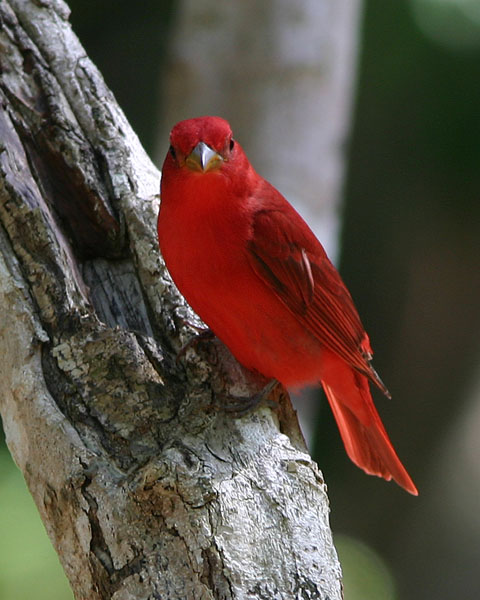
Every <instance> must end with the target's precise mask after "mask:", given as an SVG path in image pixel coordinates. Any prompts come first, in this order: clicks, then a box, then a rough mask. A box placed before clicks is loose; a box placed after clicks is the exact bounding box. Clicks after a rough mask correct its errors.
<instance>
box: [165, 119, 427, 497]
mask: <svg viewBox="0 0 480 600" xmlns="http://www.w3.org/2000/svg"><path fill="white" fill-rule="evenodd" d="M170 144H171V145H170V149H169V151H168V153H167V156H166V158H165V162H164V164H163V172H162V182H161V208H160V214H159V217H158V238H159V242H160V249H161V252H162V254H163V257H164V259H165V262H166V265H167V267H168V270H169V271H170V274H171V276H172V278H173V280H174V281H175V284H176V285H177V287H178V289H179V290H180V292H181V293H182V294H183V295H184V296H185V298H186V299H187V301H188V302H189V304H190V305H191V306H192V308H193V309H194V310H195V311H196V312H197V313H198V314H199V315H200V317H201V318H202V319H203V320H204V321H205V323H207V324H208V326H209V327H210V328H211V329H212V331H213V332H214V333H215V335H216V336H217V337H218V338H220V339H221V340H222V341H223V342H224V343H225V344H226V345H227V346H228V348H229V349H230V351H231V352H232V353H233V355H234V356H235V357H236V358H237V360H238V361H240V362H241V363H242V364H243V365H244V366H245V367H247V368H249V369H253V370H255V371H257V372H259V373H261V374H262V375H264V376H265V377H267V378H272V379H276V380H278V381H279V382H281V383H282V384H283V385H284V386H286V387H297V388H298V387H301V386H305V385H308V384H315V383H318V382H319V381H320V382H321V383H322V386H323V389H324V390H325V393H326V395H327V398H328V401H329V403H330V406H331V408H332V410H333V414H334V416H335V419H336V421H337V425H338V428H339V429H340V434H341V436H342V439H343V443H344V444H345V449H346V451H347V454H348V455H349V457H350V458H351V459H352V461H353V462H354V463H355V464H356V465H358V466H359V467H360V468H362V469H363V470H364V471H365V472H366V473H369V474H371V475H378V476H379V477H383V478H385V479H386V480H390V479H394V480H395V481H396V482H397V483H398V484H399V485H400V486H402V487H403V488H405V490H407V491H408V492H410V493H411V494H415V495H416V494H417V493H418V492H417V489H416V487H415V485H414V483H413V481H412V480H411V478H410V476H409V475H408V473H407V471H406V470H405V468H404V466H403V465H402V463H401V462H400V460H399V458H398V456H397V454H396V453H395V450H394V449H393V446H392V443H391V442H390V440H389V438H388V435H387V433H386V431H385V428H384V427H383V424H382V422H381V420H380V417H379V415H378V413H377V411H376V409H375V406H374V404H373V401H372V396H371V394H370V388H369V381H371V382H373V383H374V384H375V385H376V386H378V387H379V388H380V389H381V390H382V392H383V393H384V394H385V395H387V396H389V394H388V391H387V389H386V388H385V386H384V385H383V383H382V382H381V380H380V378H379V377H378V375H377V373H376V372H375V370H374V369H373V367H372V365H371V364H370V360H371V358H372V350H371V347H370V342H369V339H368V336H367V334H366V333H365V331H364V329H363V326H362V323H361V321H360V318H359V316H358V313H357V311H356V309H355V306H354V304H353V301H352V298H351V296H350V294H349V292H348V290H347V288H346V287H345V284H344V283H343V281H342V280H341V278H340V275H339V274H338V272H337V270H336V269H335V267H334V266H333V265H332V263H331V262H330V261H329V259H328V257H327V255H326V253H325V250H324V249H323V247H322V245H321V244H320V242H319V241H318V240H317V238H316V237H315V235H314V234H313V232H312V231H311V230H310V228H309V227H308V225H307V224H306V223H305V221H304V220H303V219H302V218H301V217H300V215H299V214H298V213H297V212H296V211H295V210H294V208H293V207H292V206H291V205H290V204H289V203H288V202H287V200H286V199H285V198H284V197H283V196H282V195H281V194H280V193H279V192H278V191H277V190H276V189H275V188H274V187H273V186H272V185H270V183H268V181H265V179H263V178H262V177H260V176H259V175H258V174H257V173H256V172H255V170H254V169H253V167H252V165H251V164H250V162H249V161H248V158H247V157H246V155H245V153H244V151H243V149H242V147H241V146H240V144H239V143H238V142H236V141H235V140H234V139H233V137H232V131H231V128H230V125H229V124H228V123H227V121H225V120H224V119H221V118H219V117H200V118H197V119H189V120H186V121H181V122H180V123H178V124H177V125H175V127H174V128H173V129H172V132H171V134H170Z"/></svg>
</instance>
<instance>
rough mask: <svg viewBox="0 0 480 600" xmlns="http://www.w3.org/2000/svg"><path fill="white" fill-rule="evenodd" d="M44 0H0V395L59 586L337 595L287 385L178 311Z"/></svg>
mask: <svg viewBox="0 0 480 600" xmlns="http://www.w3.org/2000/svg"><path fill="white" fill-rule="evenodd" d="M67 19H68V9H67V7H66V6H65V4H63V3H62V2H61V1H60V0H41V1H39V0H32V1H28V0H0V23H1V30H0V40H1V54H0V94H1V105H0V144H1V145H0V222H1V227H0V248H1V253H0V348H1V353H2V371H1V374H0V403H1V412H2V417H3V422H4V427H5V432H6V438H7V443H8V445H9V448H10V450H11V452H12V455H13V457H14V459H15V461H16V463H17V464H18V466H19V467H20V468H21V469H22V471H23V473H24V476H25V479H26V481H27V484H28V486H29V489H30V491H31V493H32V495H33V497H34V499H35V502H36V504H37V507H38V509H39V511H40V514H41V517H42V519H43V522H44V523H45V527H46V529H47V532H48V534H49V536H50V538H51V540H52V542H53V544H54V546H55V548H56V550H57V552H58V554H59V556H60V560H61V561H62V564H63V566H64V569H65V571H66V573H67V576H68V578H69V580H70V583H71V585H72V588H73V590H74V593H75V597H76V598H85V599H87V598H88V600H95V599H97V598H115V599H116V600H120V599H127V598H129V599H130V598H162V600H164V599H167V598H172V599H177V598H178V599H185V598H187V599H190V598H191V599H195V600H197V599H202V598H205V599H206V598H241V599H244V598H324V599H326V598H329V599H330V600H334V599H339V598H341V583H340V577H341V574H340V567H339V564H338V560H337V557H336V553H335V550H334V547H333V544H332V539H331V532H330V529H329V525H328V500H327V496H326V491H325V485H324V482H323V480H322V476H321V474H320V472H319V471H318V468H317V467H316V465H315V464H314V463H313V462H312V461H311V459H310V457H309V456H308V454H307V453H306V451H305V447H304V444H303V440H302V436H301V433H300V432H299V430H298V426H297V423H296V418H295V415H294V413H293V411H292V409H291V406H290V404H289V400H288V398H287V397H286V396H285V395H284V394H283V393H280V394H279V396H278V398H277V399H278V402H279V409H278V410H277V411H272V410H271V409H270V408H260V409H258V410H256V411H255V412H254V413H251V414H249V415H247V416H244V417H242V418H233V417H232V416H231V415H229V414H227V413H226V412H225V411H224V410H223V409H222V408H221V407H220V406H219V405H220V404H222V398H223V397H224V396H228V395H235V396H239V395H240V396H241V395H251V394H252V393H254V392H255V391H256V390H258V388H259V386H261V385H262V383H263V382H261V381H259V380H258V378H255V377H254V376H253V375H252V374H250V373H247V372H245V371H244V370H243V369H241V367H240V366H239V365H238V364H237V363H236V362H235V361H234V360H233V359H232V358H231V356H230V355H229V354H228V352H227V351H226V350H225V349H224V348H223V347H222V346H221V345H220V344H219V343H211V344H208V345H206V344H205V345H203V346H199V350H198V352H193V351H188V352H187V353H186V358H185V359H182V360H181V361H176V360H175V357H176V353H177V352H178V350H179V348H180V347H181V346H182V344H184V343H185V341H186V340H187V339H188V337H189V336H191V335H192V330H191V329H188V327H186V326H185V320H188V321H192V320H195V317H194V315H192V314H191V312H190V310H189V309H188V307H186V305H185V303H184V301H183V300H182V298H181V297H180V296H179V295H178V292H176V290H175V288H174V287H173V285H172V283H171V281H170V279H169V277H168V275H167V273H166V272H165V269H164V266H163V264H162V262H161V259H160V256H159V253H158V249H157V240H156V235H155V220H156V214H157V210H158V196H157V192H158V184H159V173H158V172H157V171H156V169H155V168H154V167H153V166H152V164H151V163H150V161H149V159H148V157H147V156H146V155H145V153H144V151H143V150H142V148H141V146H140V144H139V142H138V139H137V137H136V136H135V134H134V133H133V132H132V131H131V129H130V128H129V126H128V124H127V122H126V120H125V118H124V116H123V114H122V112H121V111H120V109H119V108H118V106H117V105H116V103H115V101H114V99H113V97H112V95H111V93H110V92H109V91H108V90H107V89H106V87H105V84H104V82H103V80H102V78H101V77H100V75H99V73H98V72H97V71H96V69H95V67H94V66H93V65H92V64H91V63H90V61H89V60H88V59H87V57H86V56H85V53H84V51H83V49H82V47H81V46H80V44H79V42H78V40H77V39H76V38H75V36H74V35H73V34H72V32H71V29H70V26H69V24H68V20H67Z"/></svg>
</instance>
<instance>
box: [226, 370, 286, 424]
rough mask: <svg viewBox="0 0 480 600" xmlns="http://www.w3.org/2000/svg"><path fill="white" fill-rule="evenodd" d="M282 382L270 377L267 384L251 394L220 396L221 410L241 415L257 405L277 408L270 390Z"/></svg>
mask: <svg viewBox="0 0 480 600" xmlns="http://www.w3.org/2000/svg"><path fill="white" fill-rule="evenodd" d="M281 385H282V384H281V383H280V382H279V381H277V380H276V379H272V380H271V381H269V382H268V383H267V385H266V386H265V387H264V388H262V389H261V390H260V391H259V392H257V393H256V394H253V396H222V400H224V402H223V403H222V408H223V410H224V411H225V412H226V413H228V414H229V415H231V416H233V417H243V416H245V415H246V414H248V413H250V412H252V411H253V410H255V409H256V408H258V407H259V406H267V407H268V408H273V409H277V408H278V403H277V402H276V401H275V400H273V398H271V394H272V392H273V391H274V390H275V389H276V388H277V386H281Z"/></svg>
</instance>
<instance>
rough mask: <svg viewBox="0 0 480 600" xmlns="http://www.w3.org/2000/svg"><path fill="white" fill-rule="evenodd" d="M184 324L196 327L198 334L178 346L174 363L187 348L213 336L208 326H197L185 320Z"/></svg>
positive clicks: (194, 346)
mask: <svg viewBox="0 0 480 600" xmlns="http://www.w3.org/2000/svg"><path fill="white" fill-rule="evenodd" d="M185 324H186V325H188V326H189V327H192V329H196V331H197V332H198V334H197V335H195V336H193V337H191V338H190V339H189V340H188V342H187V343H186V344H184V345H183V346H182V347H181V348H180V350H179V351H178V353H177V356H176V358H175V362H176V363H178V361H179V360H180V359H181V358H182V357H183V356H184V355H185V353H186V352H187V350H190V348H194V349H196V347H197V346H198V344H200V343H201V342H206V341H209V340H212V339H213V338H214V337H215V334H214V333H213V331H212V330H211V329H209V328H208V327H198V326H197V325H193V323H189V322H188V321H185Z"/></svg>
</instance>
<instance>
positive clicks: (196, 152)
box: [185, 142, 223, 172]
mask: <svg viewBox="0 0 480 600" xmlns="http://www.w3.org/2000/svg"><path fill="white" fill-rule="evenodd" d="M222 162H223V158H222V157H221V156H220V154H218V152H215V150H212V149H211V148H210V146H207V144H205V143H204V142H199V143H198V144H197V145H196V146H195V148H194V149H193V150H192V151H191V152H190V154H189V155H188V156H187V158H186V159H185V164H186V165H187V167H189V168H190V169H192V170H195V171H198V170H200V171H203V172H206V171H210V170H211V169H214V168H215V167H218V166H220V164H221V163H222Z"/></svg>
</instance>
